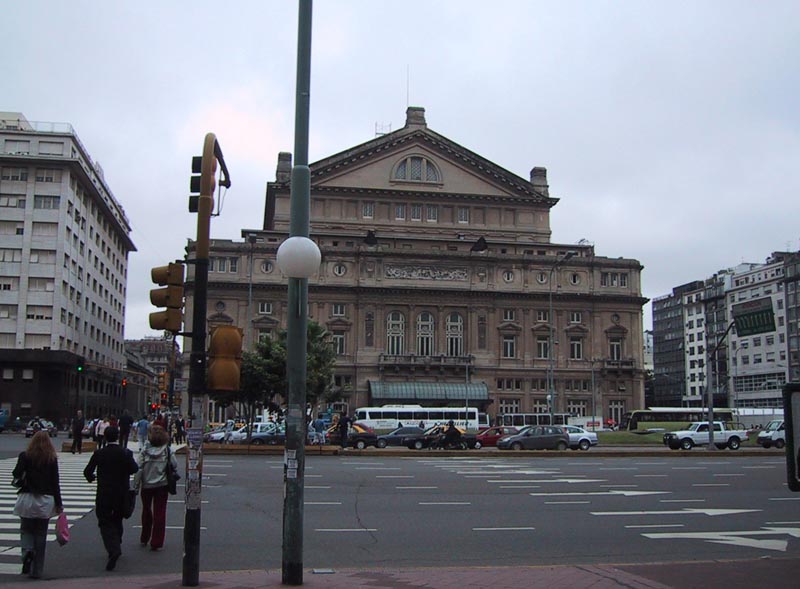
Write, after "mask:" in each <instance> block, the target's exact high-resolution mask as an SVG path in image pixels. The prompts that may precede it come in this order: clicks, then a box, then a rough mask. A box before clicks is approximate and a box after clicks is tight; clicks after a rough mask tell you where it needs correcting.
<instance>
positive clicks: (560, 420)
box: [497, 413, 570, 427]
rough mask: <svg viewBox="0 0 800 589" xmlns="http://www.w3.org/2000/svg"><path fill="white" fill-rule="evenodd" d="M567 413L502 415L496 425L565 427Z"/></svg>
mask: <svg viewBox="0 0 800 589" xmlns="http://www.w3.org/2000/svg"><path fill="white" fill-rule="evenodd" d="M569 417H570V414H569V413H553V414H552V420H551V419H550V418H551V414H550V413H504V414H503V415H499V416H498V419H497V421H498V423H497V425H509V426H514V427H525V426H526V425H567V424H568V423H569Z"/></svg>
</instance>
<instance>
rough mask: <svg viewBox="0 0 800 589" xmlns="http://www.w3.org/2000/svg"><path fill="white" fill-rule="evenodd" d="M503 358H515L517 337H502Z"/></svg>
mask: <svg viewBox="0 0 800 589" xmlns="http://www.w3.org/2000/svg"><path fill="white" fill-rule="evenodd" d="M502 353H503V358H516V357H517V336H515V335H504V336H503V352H502Z"/></svg>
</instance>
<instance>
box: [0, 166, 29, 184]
mask: <svg viewBox="0 0 800 589" xmlns="http://www.w3.org/2000/svg"><path fill="white" fill-rule="evenodd" d="M0 180H9V181H11V182H27V181H28V168H3V169H2V172H0Z"/></svg>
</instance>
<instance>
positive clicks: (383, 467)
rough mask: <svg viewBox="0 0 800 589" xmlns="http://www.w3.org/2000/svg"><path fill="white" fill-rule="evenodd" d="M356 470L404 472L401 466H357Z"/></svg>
mask: <svg viewBox="0 0 800 589" xmlns="http://www.w3.org/2000/svg"><path fill="white" fill-rule="evenodd" d="M356 470H402V469H401V468H400V467H399V466H357V467H356Z"/></svg>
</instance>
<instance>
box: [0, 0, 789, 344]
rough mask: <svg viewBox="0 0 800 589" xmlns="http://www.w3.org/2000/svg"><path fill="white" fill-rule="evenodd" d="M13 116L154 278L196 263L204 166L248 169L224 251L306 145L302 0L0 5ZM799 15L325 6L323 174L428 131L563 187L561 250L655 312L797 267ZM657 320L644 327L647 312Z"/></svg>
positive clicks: (705, 6) (428, 4) (319, 106)
mask: <svg viewBox="0 0 800 589" xmlns="http://www.w3.org/2000/svg"><path fill="white" fill-rule="evenodd" d="M0 36H1V37H2V39H3V41H4V43H3V44H4V50H3V52H2V57H0V62H1V63H2V66H3V67H2V69H3V71H4V76H3V84H2V91H0V111H20V112H23V113H24V114H25V115H26V117H27V118H28V119H29V120H32V121H51V122H68V123H71V124H72V125H73V126H74V128H75V130H76V132H77V133H78V135H79V137H80V138H81V140H82V141H83V143H84V145H85V146H86V147H87V149H88V151H89V153H90V154H91V156H92V157H93V158H94V159H95V160H97V161H98V162H100V164H101V165H102V167H103V169H104V170H105V177H106V181H107V182H108V184H109V186H110V187H111V189H112V191H113V192H114V195H115V196H116V198H117V199H118V200H119V201H120V203H121V204H122V205H123V207H124V208H125V210H126V213H127V215H128V217H129V219H130V221H131V225H132V227H133V232H132V239H133V241H134V243H135V244H136V246H137V248H138V252H136V253H134V254H132V255H131V258H130V265H129V275H128V303H127V316H126V337H127V338H139V337H143V336H145V335H157V334H156V333H154V332H152V331H150V329H149V327H148V325H147V315H148V313H149V312H150V311H152V310H153V309H152V308H151V306H150V303H149V299H148V297H149V295H148V293H149V289H150V288H151V286H152V285H151V284H150V277H149V270H150V268H151V267H153V266H157V265H161V264H163V263H166V262H168V261H170V260H173V259H176V258H180V257H182V255H183V247H184V246H185V244H186V239H187V238H189V237H193V236H194V235H195V223H196V218H195V216H193V215H190V214H189V213H188V212H187V208H186V206H187V197H188V181H189V175H190V162H191V156H192V155H196V154H199V153H200V151H201V150H202V143H203V137H204V135H205V133H206V132H207V131H213V132H214V133H216V135H217V137H218V139H219V141H220V144H221V145H222V147H223V150H224V153H225V159H226V161H227V163H228V166H229V168H230V170H231V176H232V178H233V187H232V188H231V190H229V191H228V194H227V197H226V199H225V203H224V208H223V211H222V215H221V216H220V217H218V218H216V219H214V220H213V223H212V237H215V238H220V239H239V238H240V235H241V229H242V228H248V229H253V228H259V227H260V219H261V218H262V216H263V204H264V190H265V185H266V183H267V182H268V181H270V180H273V179H274V174H275V166H276V161H277V153H278V151H291V150H292V148H293V145H294V138H293V121H294V88H295V83H294V82H295V67H296V63H295V59H296V43H297V41H296V36H297V4H296V2H292V1H289V0H282V1H278V0H260V1H244V0H235V1H233V2H206V1H199V0H193V1H191V2H189V1H170V2H155V1H139V2H122V1H113V0H108V1H100V0H96V1H82V0H70V1H69V2H62V1H59V0H27V1H25V2H11V1H7V2H5V3H3V18H2V21H1V22H0ZM798 63H800V3H798V2H797V0H786V1H778V0H765V1H763V2H753V1H745V2H739V1H733V0H724V1H703V0H691V1H672V2H667V1H662V2H649V1H644V0H635V1H634V0H629V1H615V2H602V1H588V0H586V1H581V2H576V1H569V0H566V1H561V2H555V1H551V2H538V1H533V0H525V1H521V0H520V1H514V0H497V1H496V2H475V1H471V0H452V1H447V0H440V1H437V2H432V1H430V0H422V1H419V0H403V1H402V2H400V1H389V0H385V1H384V0H317V2H316V3H315V6H314V17H313V53H312V79H311V143H310V159H311V161H315V160H318V159H321V158H323V157H326V156H328V155H331V154H333V153H336V152H338V151H341V150H342V149H346V148H348V147H351V146H354V145H357V144H359V143H362V142H364V141H367V140H369V139H371V138H372V137H374V135H375V130H376V124H378V125H391V129H392V130H395V129H397V128H399V127H402V126H403V124H404V121H405V109H406V106H407V105H408V104H409V103H410V104H411V105H415V106H422V107H425V109H426V116H427V122H428V126H429V127H430V128H432V129H433V130H435V131H437V132H438V133H440V134H442V135H445V136H446V137H448V138H450V139H452V140H454V141H456V142H458V143H460V144H462V145H464V146H465V147H467V148H468V149H471V150H472V151H475V152H477V153H479V154H480V155H482V156H484V157H486V158H488V159H490V160H492V161H494V162H496V163H497V164H499V165H501V166H503V167H505V168H506V169H508V170H510V171H512V172H514V173H516V174H518V175H520V176H522V177H523V178H528V176H529V172H530V169H531V168H532V167H533V166H545V167H547V169H548V178H549V181H550V193H551V195H553V196H557V197H559V198H560V199H561V201H560V203H559V204H558V205H557V206H556V207H555V208H554V209H553V211H552V217H551V219H552V225H553V239H554V241H556V242H559V243H574V242H577V241H578V240H580V239H584V238H585V239H588V240H589V241H591V242H593V243H594V244H595V247H596V252H597V254H598V255H604V256H611V257H617V256H624V257H629V258H635V259H638V260H640V261H641V262H642V264H643V265H644V266H645V270H644V273H643V294H644V295H645V296H647V297H650V298H652V297H656V296H660V295H663V294H666V293H668V292H669V291H670V289H671V288H672V287H673V286H676V285H679V284H682V283H684V282H688V281H690V280H695V279H699V278H704V277H706V276H709V275H710V274H712V273H714V272H715V271H717V270H719V269H721V268H727V267H731V266H735V265H736V264H738V263H740V262H742V261H748V262H763V261H764V259H765V258H766V257H767V256H768V255H769V254H770V253H771V252H773V251H778V250H787V249H790V250H798V249H800V228H799V227H798V219H800V179H799V178H798V172H800V109H798V103H799V100H800V99H798V95H799V94H800V68H798ZM645 326H646V327H649V326H650V312H649V305H648V307H647V308H646V312H645Z"/></svg>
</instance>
